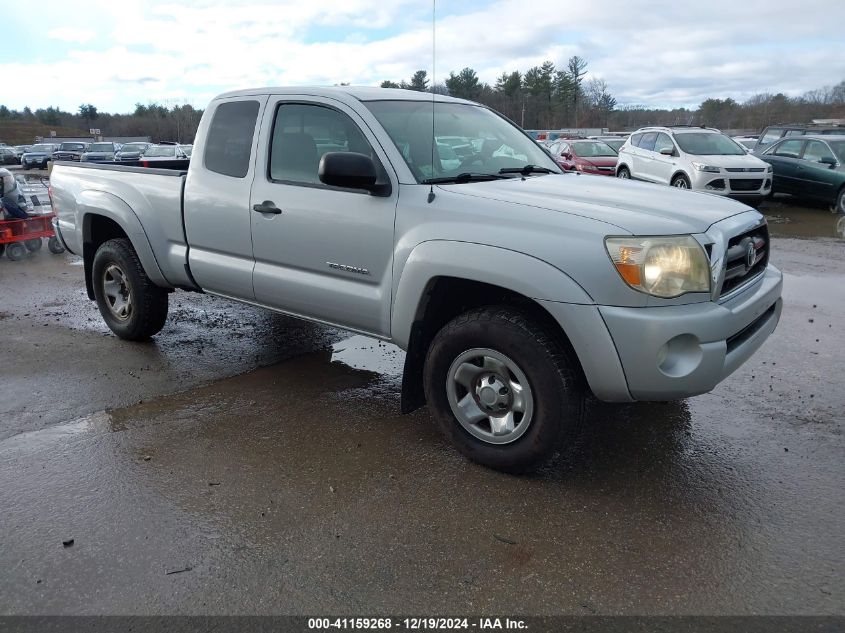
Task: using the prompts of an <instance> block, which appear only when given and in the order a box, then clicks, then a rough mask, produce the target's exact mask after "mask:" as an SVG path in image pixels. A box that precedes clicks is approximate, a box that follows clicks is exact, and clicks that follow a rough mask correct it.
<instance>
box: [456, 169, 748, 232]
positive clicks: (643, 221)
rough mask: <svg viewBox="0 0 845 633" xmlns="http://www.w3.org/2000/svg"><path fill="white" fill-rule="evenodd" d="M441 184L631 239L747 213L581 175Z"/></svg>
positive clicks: (705, 198) (720, 202)
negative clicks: (608, 228)
mask: <svg viewBox="0 0 845 633" xmlns="http://www.w3.org/2000/svg"><path fill="white" fill-rule="evenodd" d="M441 186H443V187H444V188H448V189H449V190H450V191H453V192H454V193H461V194H464V195H467V196H470V197H475V198H485V199H488V200H498V201H500V202H509V203H513V204H519V205H527V206H530V207H537V208H541V209H547V210H549V211H557V212H560V213H570V214H572V215H577V216H581V217H586V218H591V219H593V220H598V221H600V222H605V223H607V224H610V225H613V226H614V227H616V228H617V229H621V230H622V231H626V232H630V233H632V234H634V235H676V234H678V235H681V234H687V233H703V232H704V231H706V230H707V228H708V227H709V226H710V225H712V224H713V223H715V222H718V221H720V220H724V219H725V218H729V217H731V216H733V215H737V214H739V213H745V212H746V211H749V210H751V209H750V208H749V207H748V206H746V205H744V204H742V203H740V202H736V201H735V200H730V199H727V198H723V197H721V196H716V195H713V194H706V193H695V192H692V191H688V190H680V189H675V188H674V187H666V186H664V185H652V184H648V183H639V182H632V181H630V180H621V179H618V178H597V177H595V176H583V175H581V174H561V175H557V174H549V175H546V176H530V177H528V178H526V179H525V180H523V179H521V178H512V179H508V180H494V181H489V182H476V183H466V184H456V185H445V186H444V185H441ZM517 212H518V211H517Z"/></svg>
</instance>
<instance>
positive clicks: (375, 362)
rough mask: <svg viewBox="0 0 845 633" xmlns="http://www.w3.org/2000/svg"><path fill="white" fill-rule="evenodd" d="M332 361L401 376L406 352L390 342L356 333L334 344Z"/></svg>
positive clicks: (353, 367)
mask: <svg viewBox="0 0 845 633" xmlns="http://www.w3.org/2000/svg"><path fill="white" fill-rule="evenodd" d="M332 362H333V363H342V364H344V365H347V366H348V367H351V368H352V369H363V370H366V371H371V372H374V373H377V374H381V375H382V376H390V377H394V376H401V375H402V368H403V367H404V363H405V352H403V351H402V350H401V349H399V348H398V347H396V346H395V345H392V344H390V343H385V342H384V341H379V340H378V339H374V338H370V337H368V336H363V335H356V336H352V337H350V338H347V339H344V340H342V341H338V342H337V343H335V344H334V345H333V346H332Z"/></svg>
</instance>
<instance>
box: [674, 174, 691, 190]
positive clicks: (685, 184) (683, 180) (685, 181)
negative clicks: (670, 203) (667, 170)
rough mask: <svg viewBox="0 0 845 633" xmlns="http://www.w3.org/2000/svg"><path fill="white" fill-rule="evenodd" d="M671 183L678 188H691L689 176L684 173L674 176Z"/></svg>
mask: <svg viewBox="0 0 845 633" xmlns="http://www.w3.org/2000/svg"><path fill="white" fill-rule="evenodd" d="M671 185H672V186H673V187H675V188H676V189H689V188H690V183H689V178H687V177H686V176H685V175H684V174H678V175H677V176H675V177H674V178H672V183H671Z"/></svg>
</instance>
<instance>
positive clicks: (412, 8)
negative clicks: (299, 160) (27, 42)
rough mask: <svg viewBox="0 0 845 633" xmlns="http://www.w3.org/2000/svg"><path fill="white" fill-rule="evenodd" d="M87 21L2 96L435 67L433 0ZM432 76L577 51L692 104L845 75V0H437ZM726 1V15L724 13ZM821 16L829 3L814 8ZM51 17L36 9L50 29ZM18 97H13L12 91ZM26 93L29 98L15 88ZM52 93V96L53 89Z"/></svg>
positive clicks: (128, 94) (360, 77) (139, 3)
mask: <svg viewBox="0 0 845 633" xmlns="http://www.w3.org/2000/svg"><path fill="white" fill-rule="evenodd" d="M91 2H92V3H93V4H91V6H90V7H89V8H88V9H87V10H86V15H87V16H88V19H87V20H86V26H85V27H84V28H74V27H71V26H68V25H67V24H62V23H56V24H55V25H54V26H53V28H50V29H49V30H48V31H47V33H48V35H49V36H50V37H51V38H53V39H56V40H61V41H63V42H69V43H71V48H72V49H73V50H72V52H71V53H69V54H68V53H67V52H66V51H67V47H66V46H65V47H62V48H61V50H58V49H57V53H56V54H57V55H59V56H58V57H57V58H55V59H48V58H47V53H46V52H43V51H42V52H41V54H40V55H39V58H38V61H22V60H21V61H19V60H17V59H15V60H14V61H13V62H12V63H11V64H8V63H7V64H3V68H4V71H5V70H7V69H8V70H14V72H16V73H19V76H20V77H26V76H37V77H39V82H35V84H33V85H32V86H30V85H28V86H27V90H26V91H25V92H24V93H23V94H18V95H8V96H5V95H4V100H5V101H6V105H8V106H10V107H18V108H20V107H22V106H23V105H30V106H31V107H43V106H46V105H49V104H53V105H61V106H62V107H65V108H68V109H73V108H75V107H76V104H78V103H82V102H90V103H94V104H95V105H97V106H98V107H100V108H101V109H103V110H112V111H115V110H116V111H126V110H130V109H131V108H132V104H134V103H135V102H147V101H150V100H160V99H166V98H175V97H187V98H189V99H191V100H192V101H193V102H194V103H195V105H199V106H202V105H203V103H202V101H201V100H202V99H205V98H207V97H208V96H209V95H212V94H214V93H216V92H223V91H226V90H230V89H235V88H242V87H254V86H262V85H306V84H334V83H340V82H352V83H355V84H365V85H377V84H378V83H380V82H381V81H382V80H384V79H391V80H394V81H398V80H400V79H407V78H409V77H410V75H411V74H412V73H413V72H414V71H415V70H417V69H421V68H422V69H426V70H430V69H431V22H430V19H431V12H430V11H431V4H430V2H429V1H428V0H423V1H414V0H346V1H345V2H342V3H340V2H336V1H334V0H309V1H307V2H302V1H299V0H297V1H295V2H294V1H284V2H272V3H271V2H259V1H257V0H255V1H252V0H242V1H239V2H223V1H222V0H195V1H194V2H192V3H189V2H180V3H178V4H177V3H175V2H173V1H172V0H169V1H166V2H160V1H156V0H124V1H122V2H120V3H114V2H111V1H107V0H91ZM437 9H438V19H437V60H436V66H437V80H438V81H443V80H444V79H445V77H446V76H447V75H448V72H449V71H450V70H454V71H458V70H460V69H461V68H463V67H465V66H471V67H473V68H475V69H476V71H477V72H478V73H479V75H480V76H481V78H482V80H484V81H487V82H491V83H492V82H494V81H495V79H496V77H497V76H499V75H500V74H501V73H502V72H505V71H507V72H510V71H512V70H521V71H524V70H526V69H528V68H529V67H531V66H533V65H538V64H541V63H542V62H543V61H544V60H546V59H550V60H552V61H554V62H555V63H556V64H558V65H559V66H563V65H564V64H565V62H566V60H567V58H568V57H570V56H571V55H580V56H581V57H583V58H585V59H586V60H587V61H588V63H589V65H588V68H587V70H588V73H589V75H588V77H601V78H603V79H604V80H605V81H606V82H607V84H608V87H609V89H610V91H611V92H612V93H613V94H614V95H615V96H616V98H617V100H618V102H619V103H620V104H626V103H638V104H645V105H659V106H670V107H671V106H681V105H685V106H695V105H697V104H698V103H700V102H701V101H702V100H703V99H705V98H708V97H721V98H724V97H732V98H734V99H738V100H743V99H746V98H748V97H749V96H751V95H753V94H755V93H760V92H784V93H787V94H790V95H798V94H802V93H803V92H805V91H807V90H811V89H814V88H817V87H820V86H823V85H830V84H835V83H837V82H839V81H841V80H842V79H843V78H845V38H843V37H842V36H841V25H842V24H843V22H845V4H843V3H841V2H840V3H830V2H829V1H827V0H803V2H802V10H801V11H800V12H792V13H790V18H789V29H788V36H786V35H785V33H786V31H785V30H784V25H783V13H782V12H781V11H778V10H777V7H773V6H772V3H770V2H767V1H763V0H746V2H743V3H738V2H736V1H735V0H711V2H710V3H709V4H708V5H707V6H706V7H704V6H702V7H700V8H694V7H691V6H690V5H689V4H688V3H678V2H673V1H671V0H650V1H646V0H629V1H626V2H624V3H623V2H619V3H614V4H613V6H612V8H609V7H608V6H607V5H606V4H605V5H596V4H594V3H584V2H581V3H571V4H569V5H567V8H566V10H565V11H561V10H560V3H559V0H532V2H531V3H526V2H525V0H497V1H494V2H488V3H483V2H481V3H479V2H474V1H472V0H469V1H468V2H462V3H456V2H455V3H453V2H445V1H441V2H439V3H438V8H437ZM725 16H730V19H725ZM819 16H824V17H823V18H822V17H819ZM51 19H53V18H52V17H51V14H50V13H48V14H47V15H44V16H39V20H40V22H39V25H40V26H41V27H42V28H43V22H44V21H45V20H46V22H47V26H48V27H50V26H51V25H50V20H51ZM13 99H16V100H17V101H15V102H13V101H12V100H13ZM24 100H25V101H26V103H25V102H24ZM57 102H58V103H57Z"/></svg>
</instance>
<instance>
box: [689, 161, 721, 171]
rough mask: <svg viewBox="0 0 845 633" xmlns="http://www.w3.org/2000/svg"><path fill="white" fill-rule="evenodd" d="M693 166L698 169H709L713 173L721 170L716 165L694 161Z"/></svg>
mask: <svg viewBox="0 0 845 633" xmlns="http://www.w3.org/2000/svg"><path fill="white" fill-rule="evenodd" d="M692 166H693V167H695V168H696V169H697V170H698V171H709V172H711V173H713V174H718V173H719V172H720V171H721V170H720V169H719V168H718V167H716V166H715V165H705V164H704V163H696V162H693V164H692Z"/></svg>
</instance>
